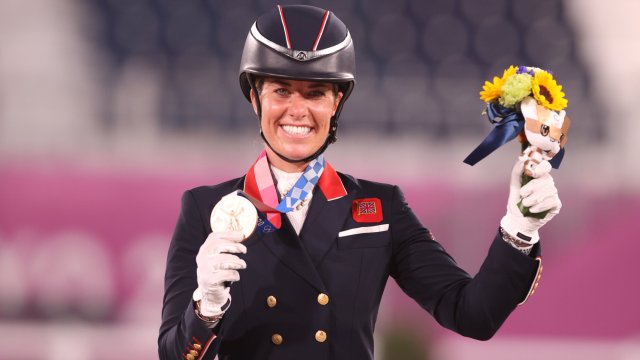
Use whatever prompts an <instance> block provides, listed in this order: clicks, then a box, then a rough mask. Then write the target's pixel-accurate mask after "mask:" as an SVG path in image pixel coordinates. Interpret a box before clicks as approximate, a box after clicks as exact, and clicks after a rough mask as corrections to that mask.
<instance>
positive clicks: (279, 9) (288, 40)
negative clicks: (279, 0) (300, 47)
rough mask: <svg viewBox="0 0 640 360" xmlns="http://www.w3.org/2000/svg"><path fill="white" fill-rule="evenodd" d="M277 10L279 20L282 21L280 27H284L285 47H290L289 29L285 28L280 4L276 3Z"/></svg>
mask: <svg viewBox="0 0 640 360" xmlns="http://www.w3.org/2000/svg"><path fill="white" fill-rule="evenodd" d="M278 11H279V12H280V20H281V21H282V28H283V29H284V37H285V38H286V39H287V48H289V49H291V39H290V38H289V29H288V28H287V22H286V21H285V20H284V12H283V11H282V6H280V5H278Z"/></svg>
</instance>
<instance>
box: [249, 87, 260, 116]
mask: <svg viewBox="0 0 640 360" xmlns="http://www.w3.org/2000/svg"><path fill="white" fill-rule="evenodd" d="M249 96H251V105H253V112H254V113H256V115H258V103H257V102H256V94H255V92H254V91H253V89H251V91H250V92H249Z"/></svg>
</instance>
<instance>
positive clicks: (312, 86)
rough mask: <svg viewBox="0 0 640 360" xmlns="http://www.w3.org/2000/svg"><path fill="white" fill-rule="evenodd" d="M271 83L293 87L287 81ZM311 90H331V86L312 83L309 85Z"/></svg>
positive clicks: (278, 80)
mask: <svg viewBox="0 0 640 360" xmlns="http://www.w3.org/2000/svg"><path fill="white" fill-rule="evenodd" d="M271 81H272V82H274V83H276V84H278V85H281V86H287V87H291V86H292V85H291V83H290V82H288V81H285V80H281V79H272V80H271ZM309 88H310V89H318V88H327V89H329V88H331V85H330V84H328V83H324V82H312V83H311V84H310V85H309Z"/></svg>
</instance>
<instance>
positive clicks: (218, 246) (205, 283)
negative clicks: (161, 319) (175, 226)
mask: <svg viewBox="0 0 640 360" xmlns="http://www.w3.org/2000/svg"><path fill="white" fill-rule="evenodd" d="M243 239H244V235H243V234H242V232H240V231H229V232H221V233H213V232H212V233H211V234H209V236H208V237H207V240H205V242H204V244H202V246H201V247H200V250H199V251H198V255H197V256H196V263H197V264H198V271H197V276H198V288H197V289H196V291H194V293H193V300H195V301H200V314H202V315H204V316H207V317H211V316H219V315H221V314H223V313H224V310H226V309H222V307H223V306H224V305H225V304H226V303H227V301H229V302H230V301H231V295H230V294H229V287H228V286H227V284H228V283H230V282H233V281H238V280H240V274H239V273H238V270H240V269H245V268H246V267H247V263H246V262H245V261H244V260H242V259H240V258H239V257H238V256H237V255H235V254H240V253H242V254H246V252H247V247H246V246H244V245H242V244H241V243H240V242H241V241H242V240H243Z"/></svg>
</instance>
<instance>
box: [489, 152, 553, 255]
mask: <svg viewBox="0 0 640 360" xmlns="http://www.w3.org/2000/svg"><path fill="white" fill-rule="evenodd" d="M530 155H531V154H528V153H526V152H525V153H524V154H522V155H521V156H520V157H519V158H518V161H517V162H516V164H515V166H514V167H513V170H512V171H511V183H510V185H509V200H508V202H507V213H506V215H505V216H504V217H503V218H502V220H501V221H500V226H501V227H502V229H503V231H504V232H506V233H507V234H508V235H510V237H511V238H513V241H510V242H511V243H512V245H514V246H516V247H518V248H520V249H527V248H531V246H533V245H534V244H535V243H537V242H538V241H539V240H540V236H539V234H538V229H540V228H541V227H542V226H543V225H544V224H546V223H547V222H548V221H549V220H551V219H552V218H553V217H554V216H556V214H558V212H560V208H561V207H562V203H561V202H560V198H559V197H558V190H557V189H556V186H555V184H554V182H553V178H552V177H551V175H550V174H549V171H550V170H551V165H550V164H549V162H548V161H546V160H541V161H539V162H538V161H536V163H537V164H536V165H535V169H533V171H531V172H530V173H531V174H532V175H533V176H532V177H533V179H531V180H530V181H529V182H528V183H527V184H526V185H521V182H522V173H523V170H524V167H525V162H527V160H530ZM529 164H530V162H529V163H527V166H530V165H529ZM520 201H522V205H523V206H525V207H528V208H529V211H530V212H532V213H544V212H545V211H546V215H545V216H544V217H542V218H536V217H532V216H524V215H523V214H522V211H521V210H520V208H519V207H518V203H519V202H520Z"/></svg>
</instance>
